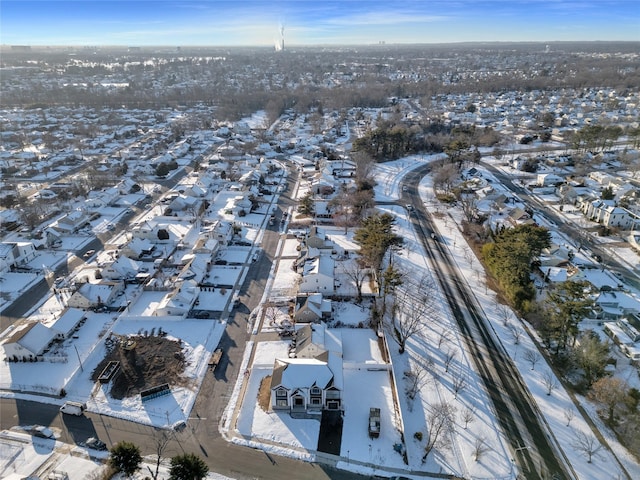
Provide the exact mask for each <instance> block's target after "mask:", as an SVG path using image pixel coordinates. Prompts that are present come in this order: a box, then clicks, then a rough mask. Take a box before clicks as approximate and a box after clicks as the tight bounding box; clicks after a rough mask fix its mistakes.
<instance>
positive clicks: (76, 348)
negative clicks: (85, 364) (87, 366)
mask: <svg viewBox="0 0 640 480" xmlns="http://www.w3.org/2000/svg"><path fill="white" fill-rule="evenodd" d="M73 348H74V349H75V350H76V355H77V356H78V363H79V364H80V371H81V372H84V368H82V360H80V353H78V347H76V346H75V345H74V346H73Z"/></svg>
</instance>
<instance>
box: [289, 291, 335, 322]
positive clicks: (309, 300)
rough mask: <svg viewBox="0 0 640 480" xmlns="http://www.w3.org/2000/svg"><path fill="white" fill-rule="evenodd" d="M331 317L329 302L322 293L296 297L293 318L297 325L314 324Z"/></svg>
mask: <svg viewBox="0 0 640 480" xmlns="http://www.w3.org/2000/svg"><path fill="white" fill-rule="evenodd" d="M330 317H331V300H328V299H325V298H323V297H322V293H313V294H311V295H300V296H298V297H296V304H295V307H294V313H293V318H294V320H295V321H296V322H297V323H316V322H319V321H321V320H326V319H328V318H330Z"/></svg>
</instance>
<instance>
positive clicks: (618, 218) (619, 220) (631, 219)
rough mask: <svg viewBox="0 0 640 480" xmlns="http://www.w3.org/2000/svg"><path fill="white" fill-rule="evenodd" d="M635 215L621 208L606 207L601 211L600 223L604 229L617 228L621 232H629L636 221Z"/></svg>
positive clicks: (637, 219)
mask: <svg viewBox="0 0 640 480" xmlns="http://www.w3.org/2000/svg"><path fill="white" fill-rule="evenodd" d="M639 220H640V218H638V216H637V215H634V214H633V213H631V212H630V211H629V210H627V209H625V208H622V207H615V206H607V207H604V208H603V209H602V213H601V221H602V224H603V225H604V226H606V227H617V228H620V229H622V230H630V229H631V228H632V226H633V225H634V224H636V223H638V221H639Z"/></svg>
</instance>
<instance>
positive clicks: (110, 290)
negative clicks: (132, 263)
mask: <svg viewBox="0 0 640 480" xmlns="http://www.w3.org/2000/svg"><path fill="white" fill-rule="evenodd" d="M120 292H124V282H119V281H113V282H102V283H83V284H82V286H81V287H80V288H79V289H78V290H77V291H76V292H74V293H73V295H71V297H70V298H69V300H68V301H67V305H68V306H69V307H74V308H95V307H99V306H101V305H109V304H110V303H112V302H113V300H115V298H116V297H117V295H118V293H120Z"/></svg>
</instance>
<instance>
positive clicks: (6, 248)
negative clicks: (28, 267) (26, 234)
mask: <svg viewBox="0 0 640 480" xmlns="http://www.w3.org/2000/svg"><path fill="white" fill-rule="evenodd" d="M34 258H36V248H35V246H34V245H33V243H31V242H2V243H0V272H3V271H7V270H9V269H10V268H11V267H18V266H20V265H24V264H25V263H27V262H30V261H31V260H33V259H34Z"/></svg>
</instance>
